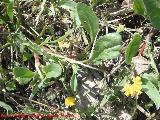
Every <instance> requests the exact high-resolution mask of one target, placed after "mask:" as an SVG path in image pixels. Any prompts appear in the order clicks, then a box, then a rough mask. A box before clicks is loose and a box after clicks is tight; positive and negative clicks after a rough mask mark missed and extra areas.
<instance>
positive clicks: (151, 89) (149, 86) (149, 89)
mask: <svg viewBox="0 0 160 120" xmlns="http://www.w3.org/2000/svg"><path fill="white" fill-rule="evenodd" d="M142 77H143V79H142V80H143V81H142V82H143V85H142V90H143V91H144V92H145V93H146V94H147V95H148V97H149V98H150V99H151V100H152V101H153V102H154V103H155V105H156V108H157V109H159V108H160V93H159V91H158V89H157V88H156V87H155V85H154V84H153V83H152V82H151V81H150V77H148V76H147V77H146V76H145V75H143V76H142Z"/></svg>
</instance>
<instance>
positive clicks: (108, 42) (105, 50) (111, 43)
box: [92, 33, 122, 62]
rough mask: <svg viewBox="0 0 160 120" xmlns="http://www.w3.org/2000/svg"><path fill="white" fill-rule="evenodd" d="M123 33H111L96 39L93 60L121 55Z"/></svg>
mask: <svg viewBox="0 0 160 120" xmlns="http://www.w3.org/2000/svg"><path fill="white" fill-rule="evenodd" d="M121 39H122V38H121V35H120V34H118V33H110V34H107V35H105V36H102V37H101V38H99V39H98V40H97V41H96V44H95V49H94V52H93V57H92V60H93V61H94V62H97V61H101V60H107V59H113V58H116V57H117V56H118V55H119V50H120V49H121Z"/></svg>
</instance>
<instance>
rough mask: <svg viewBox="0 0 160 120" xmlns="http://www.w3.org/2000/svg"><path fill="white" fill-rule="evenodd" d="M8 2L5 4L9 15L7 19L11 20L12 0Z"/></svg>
mask: <svg viewBox="0 0 160 120" xmlns="http://www.w3.org/2000/svg"><path fill="white" fill-rule="evenodd" d="M9 1H10V2H9V3H8V5H7V14H8V16H9V19H10V20H11V21H13V5H14V0H9Z"/></svg>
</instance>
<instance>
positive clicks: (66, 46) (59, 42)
mask: <svg viewBox="0 0 160 120" xmlns="http://www.w3.org/2000/svg"><path fill="white" fill-rule="evenodd" d="M58 45H59V47H60V48H69V46H70V43H69V42H65V41H58Z"/></svg>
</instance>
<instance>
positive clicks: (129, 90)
mask: <svg viewBox="0 0 160 120" xmlns="http://www.w3.org/2000/svg"><path fill="white" fill-rule="evenodd" d="M122 90H123V91H124V94H125V95H126V96H127V97H128V96H130V95H131V96H132V97H133V96H137V97H138V95H140V94H141V93H142V92H141V90H142V82H141V77H139V76H137V77H134V78H133V84H126V85H125V86H124V88H123V89H122Z"/></svg>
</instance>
